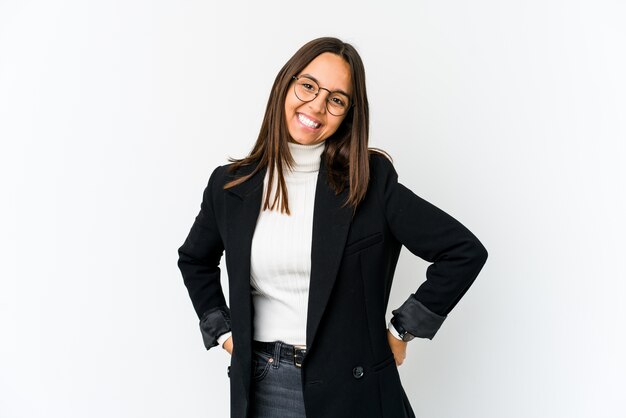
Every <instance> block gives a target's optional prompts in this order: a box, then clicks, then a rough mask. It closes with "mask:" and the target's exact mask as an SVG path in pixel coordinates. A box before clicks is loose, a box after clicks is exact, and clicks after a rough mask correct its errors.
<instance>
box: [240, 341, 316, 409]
mask: <svg viewBox="0 0 626 418" xmlns="http://www.w3.org/2000/svg"><path fill="white" fill-rule="evenodd" d="M283 344H284V343H283V342H281V341H277V342H276V345H275V346H274V352H272V353H268V352H265V351H259V350H256V349H254V350H253V352H252V364H253V367H254V374H253V376H252V399H251V401H252V405H251V406H252V415H251V416H252V417H253V418H287V417H288V418H306V415H305V412H304V398H303V396H302V380H301V371H300V368H299V367H297V366H296V365H295V364H294V363H293V361H291V362H290V361H288V360H285V359H281V358H280V350H281V347H282V346H283Z"/></svg>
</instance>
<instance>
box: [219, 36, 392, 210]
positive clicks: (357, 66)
mask: <svg viewBox="0 0 626 418" xmlns="http://www.w3.org/2000/svg"><path fill="white" fill-rule="evenodd" d="M324 52H331V53H333V54H336V55H339V56H340V57H342V58H343V59H345V60H346V62H347V63H348V64H349V65H350V74H351V78H352V86H353V89H352V91H353V95H352V102H353V103H354V105H353V106H352V107H351V108H350V109H349V111H348V114H347V115H346V117H345V118H344V120H343V121H342V122H341V125H340V126H339V128H338V129H337V131H336V132H335V133H334V134H333V135H331V136H330V137H328V138H327V139H326V140H325V145H324V151H323V153H322V157H321V158H323V159H324V162H325V164H326V168H327V173H328V178H327V181H328V183H329V185H330V186H331V187H332V189H333V190H334V191H335V193H336V194H339V193H341V192H342V191H343V189H344V188H345V187H347V186H348V187H349V188H350V189H349V193H348V198H347V199H346V201H345V202H344V204H343V206H346V205H351V206H352V207H353V209H354V210H356V207H357V206H358V204H359V203H360V202H361V201H362V200H363V198H364V197H365V194H366V192H367V186H368V183H369V174H370V170H369V153H377V154H383V155H385V156H387V157H388V158H390V157H389V156H388V154H387V153H386V152H385V151H383V150H380V149H377V148H368V145H367V144H368V140H369V105H368V102H367V91H366V87H365V69H364V67H363V61H361V57H360V56H359V54H358V52H357V51H356V49H355V48H354V47H353V46H352V45H350V44H348V43H345V42H343V41H341V40H339V39H337V38H332V37H323V38H318V39H314V40H312V41H309V42H307V43H306V44H305V45H303V46H302V47H301V48H300V49H299V50H298V51H297V52H296V53H295V54H294V55H293V56H292V57H291V58H290V59H289V61H287V63H286V64H285V65H284V66H283V68H282V69H281V70H280V71H279V72H278V75H277V76H276V79H275V80H274V85H273V86H272V91H271V93H270V97H269V99H268V101H267V107H266V109H265V117H264V118H263V123H262V125H261V131H260V132H259V136H258V138H257V140H256V143H255V144H254V147H253V149H252V151H251V152H250V154H249V155H248V156H247V157H245V158H241V159H236V158H232V157H229V159H228V160H229V161H230V162H232V163H233V164H231V165H230V170H229V171H230V172H234V171H235V170H237V169H238V168H239V167H241V166H247V165H250V164H256V168H255V169H254V170H253V171H252V172H251V173H249V174H248V175H242V176H241V177H238V178H235V179H234V180H231V181H230V182H228V183H226V184H225V185H224V189H228V188H230V187H233V186H235V185H237V184H240V183H243V182H244V181H246V180H248V179H249V178H250V177H252V176H253V175H254V174H255V173H257V172H258V171H259V170H261V169H263V168H264V167H275V169H276V171H277V176H278V186H277V190H276V194H275V197H274V201H273V202H272V204H271V206H270V203H269V201H270V193H267V194H266V198H265V202H264V203H263V209H267V208H269V209H270V210H272V209H274V206H275V205H276V203H277V201H278V199H279V198H280V196H281V195H282V196H283V198H282V199H280V201H281V207H280V212H281V213H282V212H286V213H287V214H288V215H289V214H290V211H289V203H288V201H287V186H286V183H285V179H284V177H283V164H286V165H287V166H288V167H290V168H291V167H293V164H294V160H293V157H292V156H291V153H290V152H289V146H288V144H287V142H288V139H289V131H288V128H287V123H286V120H285V106H284V104H285V98H286V97H287V93H288V90H289V86H290V83H291V80H292V78H291V77H292V76H294V75H297V74H298V73H300V72H301V71H302V70H303V69H304V68H305V67H306V66H307V65H308V64H309V63H310V62H311V61H313V60H314V59H315V58H316V57H317V56H318V55H320V54H322V53H324ZM390 159H391V158H390ZM273 177H274V170H270V172H269V179H268V188H271V185H272V184H273Z"/></svg>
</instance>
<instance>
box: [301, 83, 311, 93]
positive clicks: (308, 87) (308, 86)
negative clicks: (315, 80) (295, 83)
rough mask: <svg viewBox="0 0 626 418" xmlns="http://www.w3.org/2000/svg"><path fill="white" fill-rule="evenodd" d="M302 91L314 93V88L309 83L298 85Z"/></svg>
mask: <svg viewBox="0 0 626 418" xmlns="http://www.w3.org/2000/svg"><path fill="white" fill-rule="evenodd" d="M300 85H301V86H302V87H303V88H304V89H306V90H310V91H314V90H315V86H313V85H312V84H309V83H302V84H300Z"/></svg>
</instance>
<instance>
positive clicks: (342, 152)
mask: <svg viewBox="0 0 626 418" xmlns="http://www.w3.org/2000/svg"><path fill="white" fill-rule="evenodd" d="M250 82H251V86H250V88H254V86H255V83H254V79H252V80H250ZM368 125H369V110H368V101H367V93H366V88H365V71H364V68H363V63H362V61H361V58H360V57H359V54H358V53H357V52H356V50H355V49H354V47H352V46H351V45H350V44H347V43H344V42H342V41H340V40H339V39H336V38H328V37H325V38H319V39H315V40H313V41H310V42H308V43H307V44H306V45H304V46H303V47H301V48H300V49H299V50H298V51H297V52H296V53H295V55H294V56H293V57H292V58H291V59H290V60H289V61H288V62H287V63H286V64H285V65H284V67H283V68H282V69H281V70H280V72H279V73H278V76H277V77H276V80H275V81H274V85H273V87H272V91H271V93H270V97H269V101H268V104H267V109H266V112H265V118H264V120H263V124H262V126H261V130H260V134H259V136H258V138H257V141H256V143H255V145H254V147H253V149H252V151H251V152H250V154H249V155H248V156H247V157H246V158H243V159H240V160H236V159H230V161H231V163H230V164H227V165H223V166H219V167H217V168H216V169H215V170H214V171H213V173H212V174H211V176H210V178H209V182H208V185H207V187H206V189H205V190H204V195H203V200H202V204H201V209H200V213H199V214H198V216H197V217H196V219H195V222H194V224H193V226H192V228H191V231H190V232H189V235H188V237H187V239H186V240H185V242H184V244H183V245H182V246H181V247H180V248H179V250H178V254H179V260H178V266H179V268H180V270H181V272H182V275H183V278H184V282H185V285H186V287H187V289H188V291H189V296H190V298H191V301H192V303H193V306H194V308H195V310H196V313H197V314H198V317H199V318H200V329H201V331H202V336H203V338H204V344H205V346H206V348H207V349H210V348H212V347H215V346H217V345H218V344H219V345H221V346H222V347H223V348H224V349H225V350H227V351H228V352H229V353H230V354H231V364H230V366H229V367H228V376H229V377H230V395H231V417H232V418H247V417H254V418H270V417H275V418H285V417H289V418H293V417H305V416H307V417H309V418H346V417H359V418H382V417H385V418H403V417H414V416H415V415H414V413H413V410H412V408H411V405H410V403H409V400H408V398H407V396H406V394H405V392H404V389H403V387H402V384H401V382H400V376H399V374H398V369H397V366H399V365H400V364H402V362H403V360H404V358H405V353H406V345H407V342H408V341H410V340H411V339H412V338H414V337H420V338H429V339H432V338H433V336H434V335H435V333H436V332H437V330H438V329H439V327H440V326H441V324H442V322H443V321H444V319H445V318H446V316H447V315H448V313H449V312H450V311H451V310H452V309H453V308H454V306H455V305H456V304H457V303H458V301H459V300H460V299H461V297H462V296H463V295H464V294H465V292H466V291H467V289H468V288H469V286H470V285H471V284H472V282H473V281H474V279H475V278H476V277H477V276H478V273H479V272H480V270H481V269H482V266H483V265H484V263H485V261H486V259H487V251H486V250H485V248H484V246H483V245H482V244H481V243H480V241H479V240H478V239H477V238H476V236H475V235H474V234H472V233H471V232H470V231H469V230H468V229H467V228H466V227H465V226H463V225H462V224H461V223H460V222H458V221H457V220H456V219H454V218H453V217H451V216H450V215H448V214H447V213H445V212H443V211H442V210H440V209H438V208H437V207H435V206H434V205H432V204H430V203H429V202H427V201H425V200H424V199H422V198H420V197H419V196H417V195H415V194H414V193H413V192H412V191H411V190H409V189H408V188H406V187H405V186H404V185H402V184H401V183H399V182H398V174H397V173H396V171H395V169H394V167H393V164H392V163H391V161H390V159H389V158H387V157H386V154H385V153H384V152H381V151H380V150H376V149H372V148H368ZM403 245H404V246H405V247H407V248H408V250H409V251H411V253H413V254H414V255H416V256H419V257H421V258H422V259H424V260H427V261H429V262H432V264H431V265H430V266H429V267H428V269H427V271H426V281H425V282H424V283H422V284H421V285H420V286H419V287H418V288H417V290H416V291H415V293H412V294H411V295H409V297H408V298H407V299H406V301H405V302H404V303H403V304H402V305H401V306H400V307H398V308H397V309H395V310H393V311H392V314H393V317H392V319H391V321H390V322H389V323H387V322H386V319H385V314H386V311H387V303H388V300H389V293H390V290H391V285H392V282H393V276H394V271H395V268H396V263H397V260H398V256H399V254H400V250H401V248H402V246H403ZM224 251H225V252H226V256H225V259H226V268H227V271H228V283H229V304H227V303H226V300H225V297H224V294H223V291H222V287H221V284H220V268H219V267H218V266H219V264H220V260H221V258H222V254H223V252H224Z"/></svg>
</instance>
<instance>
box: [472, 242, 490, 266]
mask: <svg viewBox="0 0 626 418" xmlns="http://www.w3.org/2000/svg"><path fill="white" fill-rule="evenodd" d="M488 256H489V253H488V252H487V249H486V248H485V246H484V245H483V244H482V243H481V242H480V241H478V240H476V242H475V244H474V259H475V260H476V263H477V264H479V265H480V266H481V268H482V266H484V265H485V263H486V262H487V257H488Z"/></svg>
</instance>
